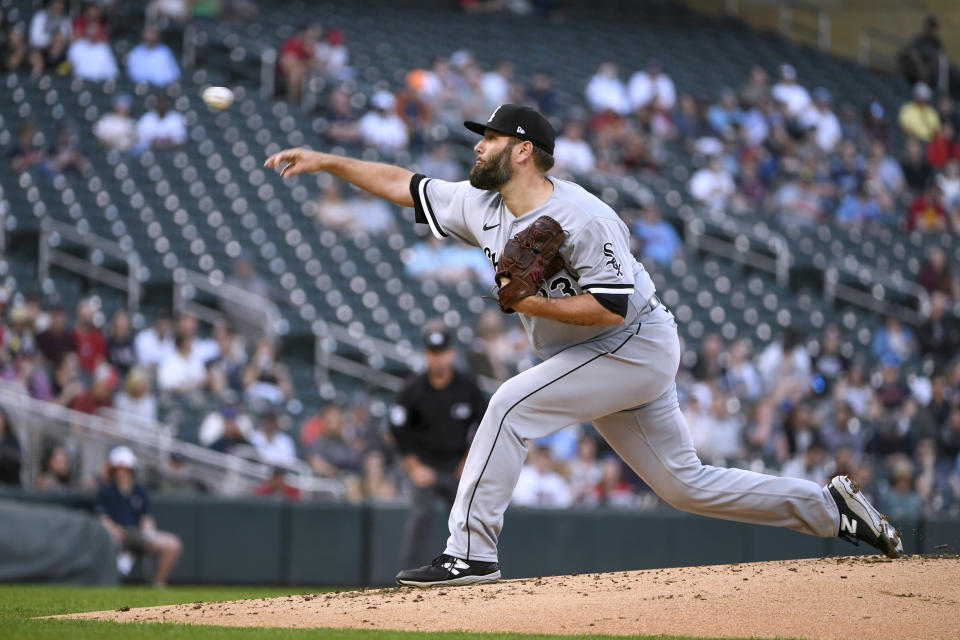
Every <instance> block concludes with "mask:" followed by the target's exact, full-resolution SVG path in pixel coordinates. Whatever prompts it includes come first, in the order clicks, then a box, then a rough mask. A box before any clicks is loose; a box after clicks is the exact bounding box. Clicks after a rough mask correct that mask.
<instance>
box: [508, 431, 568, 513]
mask: <svg viewBox="0 0 960 640" xmlns="http://www.w3.org/2000/svg"><path fill="white" fill-rule="evenodd" d="M571 500H572V498H571V495H570V487H568V486H567V481H566V480H564V479H563V477H562V476H561V475H560V474H559V473H557V472H556V471H554V470H553V458H551V457H550V447H545V446H542V445H536V446H534V447H532V448H531V449H530V454H529V456H528V457H527V463H526V464H525V465H523V469H521V470H520V478H519V479H518V480H517V487H516V489H514V491H513V504H515V505H519V506H522V507H545V508H553V509H562V508H564V507H568V506H570V502H571Z"/></svg>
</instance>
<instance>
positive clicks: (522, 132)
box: [463, 104, 557, 155]
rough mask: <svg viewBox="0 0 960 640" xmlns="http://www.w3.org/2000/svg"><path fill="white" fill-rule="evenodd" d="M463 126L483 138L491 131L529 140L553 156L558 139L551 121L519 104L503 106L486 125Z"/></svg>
mask: <svg viewBox="0 0 960 640" xmlns="http://www.w3.org/2000/svg"><path fill="white" fill-rule="evenodd" d="M463 126H465V127H466V128H467V129H469V130H470V131H473V132H474V133H478V134H480V135H481V136H482V135H484V134H485V133H486V130H487V129H490V130H492V131H496V132H497V133H502V134H504V135H507V136H513V137H515V138H520V139H521V140H529V141H530V142H532V143H533V144H534V146H536V147H539V148H540V149H543V150H544V151H546V152H547V153H549V154H550V155H553V144H554V142H555V141H556V139H557V133H556V132H555V131H554V130H553V125H551V124H550V121H549V120H547V119H546V118H544V117H543V116H542V115H541V114H540V113H539V112H538V111H536V110H535V109H531V108H530V107H525V106H523V105H519V104H502V105H500V106H499V107H497V108H496V109H495V110H494V112H493V113H491V114H490V119H489V120H487V122H486V123H482V122H470V121H466V122H464V123H463Z"/></svg>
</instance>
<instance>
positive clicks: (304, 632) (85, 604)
mask: <svg viewBox="0 0 960 640" xmlns="http://www.w3.org/2000/svg"><path fill="white" fill-rule="evenodd" d="M303 592H308V593H315V592H317V588H316V587H310V588H305V589H301V588H298V587H171V588H169V589H163V590H157V589H152V588H150V587H113V588H110V587H66V586H46V585H19V584H4V585H0V640H35V639H36V640H53V639H56V640H67V639H69V640H127V639H128V638H134V639H146V640H153V639H160V640H165V639H167V638H171V639H174V640H180V639H182V638H203V640H252V639H253V638H257V639H260V638H264V639H266V640H281V639H286V638H291V639H293V640H316V639H319V638H329V639H331V640H392V639H398V640H399V639H402V640H421V639H424V640H425V639H426V638H428V637H429V638H430V639H431V640H433V639H434V638H437V639H439V640H514V639H516V640H533V639H535V638H544V639H546V638H549V639H551V640H569V638H570V636H547V635H522V634H510V633H422V632H413V631H410V632H400V631H368V630H350V629H270V628H263V627H259V628H236V627H214V626H200V625H187V624H177V623H119V622H91V621H85V620H37V619H35V618H37V617H38V616H49V615H57V614H61V613H76V612H80V611H101V610H105V609H119V608H120V607H124V606H127V607H131V608H134V607H149V606H154V605H161V604H183V603H187V602H196V601H199V600H202V601H203V602H215V601H220V600H239V599H243V598H269V597H272V596H282V595H290V594H298V593H303ZM579 637H581V638H583V637H587V638H597V639H601V638H609V637H610V636H599V635H598V636H579ZM637 637H638V638H641V636H637ZM654 638H656V639H658V640H694V639H693V638H686V637H679V636H655V637H654V636H642V639H644V640H654ZM696 640H703V639H702V638H698V639H696Z"/></svg>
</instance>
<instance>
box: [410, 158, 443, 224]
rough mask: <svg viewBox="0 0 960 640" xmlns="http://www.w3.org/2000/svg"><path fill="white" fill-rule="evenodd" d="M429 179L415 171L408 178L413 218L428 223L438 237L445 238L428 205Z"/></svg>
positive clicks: (431, 208)
mask: <svg viewBox="0 0 960 640" xmlns="http://www.w3.org/2000/svg"><path fill="white" fill-rule="evenodd" d="M428 182H430V179H429V178H427V177H426V176H424V175H423V174H420V173H417V174H414V176H413V177H412V178H411V179H410V196H411V197H412V198H413V210H414V219H415V220H416V221H417V222H419V223H427V224H428V225H430V231H432V232H433V235H435V236H437V237H438V238H446V237H447V233H446V231H444V230H443V227H442V226H440V221H439V220H438V219H437V216H436V215H435V214H434V212H433V207H431V206H430V198H428V197H427V183H428Z"/></svg>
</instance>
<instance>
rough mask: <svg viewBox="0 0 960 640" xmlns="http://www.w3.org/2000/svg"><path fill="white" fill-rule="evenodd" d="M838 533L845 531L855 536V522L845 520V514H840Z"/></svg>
mask: <svg viewBox="0 0 960 640" xmlns="http://www.w3.org/2000/svg"><path fill="white" fill-rule="evenodd" d="M840 531H841V532H843V531H846V532H847V533H850V534H852V535H857V521H856V519H854V520H851V519H849V518H847V515H846V514H840Z"/></svg>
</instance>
